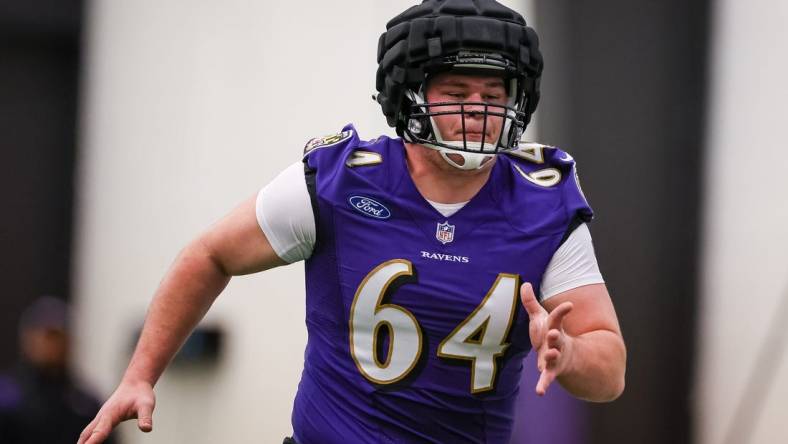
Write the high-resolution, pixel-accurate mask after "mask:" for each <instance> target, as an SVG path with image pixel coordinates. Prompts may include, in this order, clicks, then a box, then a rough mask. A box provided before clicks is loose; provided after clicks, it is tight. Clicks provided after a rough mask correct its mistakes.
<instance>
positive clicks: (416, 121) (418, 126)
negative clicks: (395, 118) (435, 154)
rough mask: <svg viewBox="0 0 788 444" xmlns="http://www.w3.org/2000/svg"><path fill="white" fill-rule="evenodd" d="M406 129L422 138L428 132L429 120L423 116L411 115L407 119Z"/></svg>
mask: <svg viewBox="0 0 788 444" xmlns="http://www.w3.org/2000/svg"><path fill="white" fill-rule="evenodd" d="M408 131H409V132H410V133H411V134H413V135H414V136H416V137H418V138H424V137H426V136H427V133H428V132H429V122H427V119H426V118H425V117H411V118H410V119H409V120H408Z"/></svg>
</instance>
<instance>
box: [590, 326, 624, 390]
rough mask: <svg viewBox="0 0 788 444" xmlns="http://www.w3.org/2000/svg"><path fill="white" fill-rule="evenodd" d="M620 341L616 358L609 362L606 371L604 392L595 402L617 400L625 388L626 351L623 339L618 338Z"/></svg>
mask: <svg viewBox="0 0 788 444" xmlns="http://www.w3.org/2000/svg"><path fill="white" fill-rule="evenodd" d="M619 339H620V341H618V344H617V347H616V348H617V349H618V350H617V351H616V353H615V354H616V356H615V358H614V359H612V360H611V364H612V365H611V366H610V368H609V371H608V378H607V381H606V382H607V384H605V387H606V390H605V391H604V393H602V396H601V397H600V399H599V400H596V401H597V402H610V401H615V400H616V399H618V398H619V397H620V396H621V395H622V394H623V393H624V389H625V388H626V373H627V350H626V346H625V345H624V341H623V339H621V338H620V337H619Z"/></svg>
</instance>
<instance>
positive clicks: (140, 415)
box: [137, 403, 153, 433]
mask: <svg viewBox="0 0 788 444" xmlns="http://www.w3.org/2000/svg"><path fill="white" fill-rule="evenodd" d="M137 427H139V428H140V430H142V431H143V432H145V433H148V432H150V431H151V430H153V404H150V403H143V404H142V405H140V407H139V408H138V409H137Z"/></svg>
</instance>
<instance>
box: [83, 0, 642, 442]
mask: <svg viewBox="0 0 788 444" xmlns="http://www.w3.org/2000/svg"><path fill="white" fill-rule="evenodd" d="M378 62H379V68H378V78H377V89H378V93H379V94H378V96H377V101H378V103H379V104H380V105H381V107H382V110H383V113H384V115H385V116H386V118H387V119H388V123H389V125H391V126H393V127H395V128H396V131H397V134H398V135H399V136H400V137H401V138H398V139H393V138H389V137H385V136H381V137H379V138H376V139H373V140H368V141H367V140H362V139H360V138H359V136H358V133H357V131H356V129H355V128H354V127H353V126H352V125H348V126H347V127H345V128H343V130H342V132H340V133H337V134H333V135H330V136H326V137H320V138H315V139H312V140H311V141H309V142H308V143H307V145H306V147H305V149H304V156H303V162H302V161H298V162H296V163H294V164H293V165H292V166H291V167H289V168H287V169H286V170H285V171H284V172H283V173H282V174H280V175H279V176H278V177H277V178H276V179H274V181H273V182H271V183H270V184H269V185H268V186H266V187H265V188H264V189H263V190H261V191H260V192H259V193H258V195H257V196H256V197H252V198H250V199H248V200H247V201H246V202H244V203H242V204H241V205H240V206H239V207H238V208H237V209H236V210H234V211H233V212H231V213H230V214H229V215H228V216H227V217H226V218H224V219H223V220H221V221H219V222H218V223H217V224H215V225H214V226H212V227H211V228H210V229H208V230H207V231H206V232H205V233H204V234H202V235H201V236H199V237H198V238H197V239H195V240H194V241H193V242H192V243H190V244H189V245H188V246H187V247H186V248H185V249H184V250H183V251H182V252H181V254H180V255H179V257H178V258H177V259H176V261H175V263H174V264H173V266H172V268H171V269H170V271H169V272H168V273H167V275H166V276H165V278H164V280H163V281H162V283H161V285H160V286H159V288H158V290H157V292H156V294H155V296H154V298H153V301H152V303H151V305H150V308H149V310H148V314H147V317H146V320H145V325H144V327H143V331H142V334H141V336H140V340H139V342H138V344H137V349H136V350H135V352H134V355H133V356H132V358H131V362H130V363H129V366H128V368H127V370H126V373H125V374H124V376H123V379H122V380H121V382H120V384H119V386H118V388H117V389H116V390H115V392H114V393H113V394H112V395H111V396H110V398H109V399H108V400H107V401H106V403H105V404H104V405H103V406H102V408H101V410H100V412H99V413H98V415H97V416H96V418H95V419H93V421H91V422H90V423H89V424H88V425H87V426H86V427H85V430H84V431H83V433H82V434H81V436H80V440H79V444H85V443H86V444H97V443H100V442H104V439H105V437H106V436H107V434H108V433H109V432H110V431H111V430H112V429H113V428H114V427H115V426H117V424H118V423H120V422H121V421H124V420H127V419H132V418H136V419H137V425H138V427H139V428H140V429H141V430H142V431H145V432H147V431H150V430H151V429H152V428H153V416H152V415H153V409H154V407H155V394H154V391H153V387H154V385H155V384H156V382H157V381H158V379H159V377H160V376H161V374H162V372H163V371H164V370H165V368H166V366H167V365H168V364H169V362H170V360H171V359H172V358H173V356H174V355H175V353H176V352H177V350H178V348H179V347H180V346H181V345H182V344H183V342H184V341H185V340H186V338H187V337H188V335H189V333H190V331H191V330H192V329H193V328H194V327H195V326H196V325H197V323H198V322H199V320H200V319H201V318H202V317H203V316H204V315H205V313H206V312H207V310H208V309H209V308H210V306H211V304H212V303H213V302H214V300H215V298H216V297H217V296H218V295H219V293H221V291H222V290H223V289H224V288H225V286H226V285H227V283H228V282H229V280H230V278H231V277H232V276H236V275H243V274H249V273H255V272H260V271H263V270H267V269H270V268H273V267H276V266H281V265H285V264H288V263H293V262H296V261H300V260H306V280H307V282H306V292H307V302H306V324H307V328H308V332H309V337H308V341H309V342H308V344H307V347H306V353H305V358H304V371H303V373H302V377H301V382H300V384H299V388H298V393H297V395H296V399H295V402H294V407H293V415H292V423H293V429H294V436H293V437H292V438H287V439H286V440H285V442H297V443H299V444H326V443H347V442H353V443H381V442H397V443H400V442H405V443H409V442H435V443H452V442H485V443H506V442H508V441H509V437H510V435H511V429H512V426H513V417H514V414H515V412H514V404H515V403H514V401H515V399H516V397H517V393H518V390H519V383H520V379H521V378H520V376H521V371H522V360H523V358H524V357H525V355H526V354H527V353H528V352H529V351H530V350H531V349H532V348H533V349H534V350H535V351H536V353H537V356H538V366H539V370H540V372H541V375H540V378H539V381H538V382H537V385H536V388H535V390H536V392H537V394H539V395H543V394H544V393H545V392H546V390H547V389H548V387H549V386H550V385H551V383H553V381H558V382H559V383H560V384H561V385H562V386H563V387H564V388H566V389H567V390H568V391H569V392H570V393H571V394H573V395H574V396H576V397H578V398H582V399H587V400H591V401H597V402H606V401H611V400H613V399H616V398H617V397H618V396H619V395H620V394H621V393H622V391H623V390H624V373H625V367H626V348H625V346H624V341H623V337H622V335H621V331H620V328H619V326H618V319H617V317H616V314H615V310H614V308H613V305H612V302H611V300H610V296H609V294H608V292H607V288H606V286H605V284H604V280H603V279H602V276H601V274H600V272H599V268H598V266H597V262H596V258H595V255H594V251H593V246H592V242H591V236H590V234H589V230H588V228H587V226H586V224H587V223H588V222H590V220H591V218H592V211H591V208H590V206H589V205H588V203H587V202H586V200H585V197H584V196H583V193H582V191H581V190H580V187H579V184H578V182H577V175H576V170H575V164H574V159H573V158H572V157H571V156H570V155H568V154H567V153H565V152H563V151H561V150H559V149H557V148H554V147H547V146H542V145H538V144H520V138H521V136H522V133H523V131H524V130H525V127H526V125H527V124H528V122H529V121H530V117H531V114H532V113H533V112H534V110H535V109H536V104H537V102H538V99H539V80H540V76H541V72H542V58H541V53H540V52H539V49H538V39H537V36H536V33H535V32H534V31H533V29H531V28H528V27H527V26H526V24H525V20H524V19H523V17H522V16H521V15H520V14H518V13H517V12H515V11H513V10H511V9H509V8H507V7H505V6H503V5H501V4H499V3H497V2H495V1H493V0H451V1H441V0H426V1H424V2H423V3H422V4H421V5H418V6H414V7H412V8H410V9H409V10H407V11H405V12H404V13H402V14H400V15H399V16H397V17H395V18H394V19H392V20H391V21H390V22H389V24H388V26H387V32H386V33H384V34H383V36H382V37H381V39H380V45H379V53H378ZM537 294H538V295H539V299H537V296H536V295H537ZM394 304H396V305H394ZM386 350H388V351H386ZM270 358H271V365H276V362H275V356H271V357H270Z"/></svg>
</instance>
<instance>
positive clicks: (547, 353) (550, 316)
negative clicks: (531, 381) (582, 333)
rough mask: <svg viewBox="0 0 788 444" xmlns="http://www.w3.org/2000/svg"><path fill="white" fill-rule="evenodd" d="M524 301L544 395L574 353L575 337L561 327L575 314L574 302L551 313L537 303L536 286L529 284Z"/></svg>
mask: <svg viewBox="0 0 788 444" xmlns="http://www.w3.org/2000/svg"><path fill="white" fill-rule="evenodd" d="M520 299H522V302H523V306H524V307H525V311H527V312H528V318H529V319H530V324H529V326H528V333H529V334H530V336H531V345H533V348H534V350H536V353H537V366H538V368H539V372H540V375H539V381H538V382H537V383H536V394H537V395H539V396H543V395H544V394H545V393H546V392H547V388H548V387H549V386H550V384H551V383H552V382H553V381H554V380H555V379H556V378H557V377H558V376H560V375H561V374H562V373H563V372H564V371H565V370H566V368H567V367H568V362H569V359H570V357H571V354H572V337H571V336H570V335H568V334H566V333H564V329H563V327H562V326H561V324H562V322H563V320H564V317H565V316H566V315H567V314H568V313H569V312H570V311H572V303H571V302H564V303H563V304H561V305H559V306H558V307H556V308H555V309H554V310H553V311H552V312H550V313H548V312H547V310H545V308H544V307H542V305H541V304H540V303H539V301H537V300H536V296H535V295H534V290H533V287H531V284H529V283H527V282H526V283H524V284H523V285H522V286H521V287H520Z"/></svg>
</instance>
